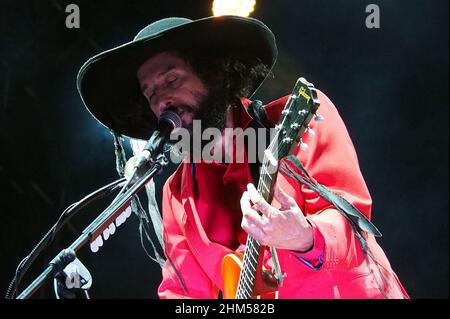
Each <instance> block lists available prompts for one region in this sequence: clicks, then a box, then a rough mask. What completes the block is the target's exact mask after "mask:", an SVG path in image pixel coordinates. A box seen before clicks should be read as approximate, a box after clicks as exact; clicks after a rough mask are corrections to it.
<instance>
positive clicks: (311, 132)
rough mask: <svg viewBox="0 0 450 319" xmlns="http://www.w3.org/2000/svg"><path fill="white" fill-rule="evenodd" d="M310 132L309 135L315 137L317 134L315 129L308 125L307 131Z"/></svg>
mask: <svg viewBox="0 0 450 319" xmlns="http://www.w3.org/2000/svg"><path fill="white" fill-rule="evenodd" d="M306 132H307V133H308V135H309V136H311V137H314V136H316V132H314V130H313V129H311V128H309V127H308V130H307V131H306Z"/></svg>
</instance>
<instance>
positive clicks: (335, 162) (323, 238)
mask: <svg viewBox="0 0 450 319" xmlns="http://www.w3.org/2000/svg"><path fill="white" fill-rule="evenodd" d="M318 95H319V99H320V102H321V104H320V107H319V110H318V113H320V114H321V115H322V116H323V117H324V121H323V122H320V123H318V122H314V120H313V121H311V123H310V128H311V129H312V130H313V131H314V132H315V136H308V135H307V134H305V135H304V136H303V142H305V143H306V144H308V146H309V147H308V149H307V150H306V151H300V149H299V148H297V154H296V155H297V158H298V159H299V160H300V161H301V162H302V164H303V166H304V167H305V168H306V170H307V171H308V172H309V174H310V175H311V176H312V177H314V178H315V179H316V180H317V181H318V182H319V183H321V184H322V185H324V186H326V187H327V188H329V189H330V190H331V191H333V192H335V193H337V194H338V195H340V196H342V197H344V198H345V199H346V200H347V201H349V202H350V203H352V204H353V205H354V206H355V207H356V208H357V209H359V210H360V211H361V212H362V213H363V214H364V215H365V216H366V217H367V218H369V219H370V215H371V205H372V200H371V197H370V194H369V192H368V189H367V187H366V184H365V182H364V179H363V176H362V174H361V171H360V168H359V164H358V158H357V155H356V152H355V149H354V146H353V143H352V141H351V139H350V136H349V134H348V132H347V129H346V127H345V125H344V123H343V121H342V119H341V117H340V115H339V113H338V111H337V109H336V107H335V106H334V105H333V103H332V102H331V101H330V100H329V99H328V97H327V96H326V95H325V94H323V93H322V92H320V91H319V92H318ZM286 100H287V97H285V98H283V99H281V100H278V101H277V102H276V104H278V105H282V106H284V103H285V101H286ZM276 104H275V105H276ZM281 108H282V107H281ZM266 110H270V111H268V112H267V115H268V117H269V120H270V119H272V122H273V121H274V120H275V119H276V118H277V117H279V112H281V111H280V109H279V107H278V108H277V107H271V105H269V108H266ZM279 175H280V174H279ZM277 181H278V182H279V183H281V187H283V184H284V185H286V184H287V183H289V184H290V185H292V184H293V182H292V180H289V181H287V180H286V179H283V178H280V176H279V178H278V179H277ZM294 188H295V192H294V194H293V195H294V196H295V198H296V201H297V203H298V204H299V206H300V208H301V209H302V211H303V213H304V214H305V215H306V217H307V219H308V220H309V222H310V223H311V225H312V226H313V228H314V246H313V248H312V249H311V250H310V251H308V252H305V253H296V252H283V253H289V254H293V255H294V256H295V257H297V258H296V259H298V260H299V267H307V268H305V270H307V269H309V270H311V271H317V270H320V269H323V268H325V269H327V270H331V269H334V270H339V269H349V268H351V267H354V266H357V265H358V264H359V263H360V262H361V261H362V260H363V258H364V256H363V254H362V251H361V249H360V247H359V243H358V241H357V239H356V237H355V236H354V234H353V231H352V229H351V226H350V225H349V223H348V222H347V220H346V219H345V218H344V217H343V216H342V215H341V213H340V212H339V211H338V210H337V209H335V208H334V206H332V205H331V204H329V203H328V202H327V201H325V200H324V199H323V198H321V197H320V196H319V195H318V194H317V193H315V192H314V191H312V190H310V189H309V188H308V187H307V186H305V185H299V184H298V183H297V184H296V185H295V186H294ZM300 262H301V263H300Z"/></svg>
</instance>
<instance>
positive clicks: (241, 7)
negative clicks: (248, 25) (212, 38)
mask: <svg viewBox="0 0 450 319" xmlns="http://www.w3.org/2000/svg"><path fill="white" fill-rule="evenodd" d="M255 4H256V0H214V2H213V8H212V10H213V14H214V16H223V15H237V16H242V17H248V16H249V15H250V13H252V12H253V11H254V10H255Z"/></svg>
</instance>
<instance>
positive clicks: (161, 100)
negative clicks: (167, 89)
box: [153, 93, 174, 113]
mask: <svg viewBox="0 0 450 319" xmlns="http://www.w3.org/2000/svg"><path fill="white" fill-rule="evenodd" d="M173 103H174V100H173V97H172V96H170V95H168V94H165V93H161V94H155V100H154V102H153V105H154V106H155V108H156V109H157V110H158V111H159V113H162V112H164V111H165V110H167V109H168V108H169V107H170V106H171V105H173Z"/></svg>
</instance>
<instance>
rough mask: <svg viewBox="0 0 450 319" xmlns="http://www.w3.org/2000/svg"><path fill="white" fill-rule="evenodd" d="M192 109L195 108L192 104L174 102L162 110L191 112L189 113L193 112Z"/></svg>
mask: <svg viewBox="0 0 450 319" xmlns="http://www.w3.org/2000/svg"><path fill="white" fill-rule="evenodd" d="M194 110H195V108H194V107H193V106H192V105H189V104H174V105H170V106H169V107H168V108H166V109H165V110H164V111H172V112H175V113H181V112H191V113H193V112H194Z"/></svg>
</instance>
